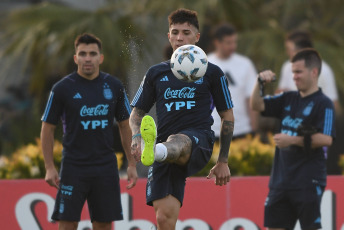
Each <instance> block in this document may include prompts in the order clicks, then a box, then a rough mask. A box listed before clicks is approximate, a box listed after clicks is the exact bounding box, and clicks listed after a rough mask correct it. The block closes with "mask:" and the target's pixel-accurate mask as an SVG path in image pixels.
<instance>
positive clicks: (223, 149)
mask: <svg viewBox="0 0 344 230" xmlns="http://www.w3.org/2000/svg"><path fill="white" fill-rule="evenodd" d="M219 115H220V117H221V120H222V126H221V133H220V153H219V158H218V160H217V163H216V165H215V166H214V167H213V168H212V169H211V170H210V172H209V175H208V179H209V178H211V177H213V176H215V177H216V180H215V183H216V185H220V186H222V185H225V184H227V182H229V178H230V176H231V173H230V171H229V167H228V153H229V147H230V143H231V140H232V137H233V130H234V116H233V110H232V109H230V110H226V111H222V112H219Z"/></svg>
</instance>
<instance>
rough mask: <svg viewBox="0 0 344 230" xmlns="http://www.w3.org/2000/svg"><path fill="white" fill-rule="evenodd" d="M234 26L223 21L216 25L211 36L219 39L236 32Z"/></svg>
mask: <svg viewBox="0 0 344 230" xmlns="http://www.w3.org/2000/svg"><path fill="white" fill-rule="evenodd" d="M236 33H237V31H236V29H235V27H234V26H233V25H231V24H228V23H225V24H221V25H219V26H217V27H216V28H215V30H214V32H213V38H214V39H215V40H219V41H221V40H222V39H223V38H224V37H226V36H232V35H234V34H236Z"/></svg>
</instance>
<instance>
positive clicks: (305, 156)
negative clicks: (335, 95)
mask: <svg viewBox="0 0 344 230" xmlns="http://www.w3.org/2000/svg"><path fill="white" fill-rule="evenodd" d="M291 62H292V71H293V80H294V82H295V84H296V86H297V91H289V92H285V93H282V94H279V95H276V96H266V97H264V98H263V97H261V96H260V92H259V82H258V81H257V83H256V86H255V89H254V91H253V94H252V97H251V106H252V108H253V109H255V110H257V111H260V112H262V115H263V116H271V117H276V118H278V119H280V121H281V123H280V132H279V133H277V134H275V135H274V140H275V143H276V152H275V157H274V163H273V169H272V172H271V177H270V183H269V188H270V191H269V194H268V197H267V199H266V202H265V217H264V225H265V226H266V227H268V229H270V230H276V229H278V230H281V229H294V226H295V224H296V221H297V220H299V221H300V224H301V228H302V229H319V228H321V217H320V202H321V198H322V194H323V191H324V188H325V186H326V162H325V161H326V154H325V152H324V148H323V147H324V146H330V145H331V144H332V139H333V138H334V137H335V130H334V108H333V103H332V101H331V100H330V99H329V98H328V97H327V96H325V95H324V94H323V93H322V91H321V89H320V88H319V87H318V77H319V73H320V71H321V58H320V56H319V54H318V52H317V51H316V50H314V49H303V50H301V51H299V52H298V53H296V54H295V55H294V57H293V58H292V60H291ZM258 77H259V78H260V82H265V83H269V82H271V81H272V80H273V79H274V77H275V74H274V73H273V72H272V71H270V70H266V71H263V72H261V73H259V75H258Z"/></svg>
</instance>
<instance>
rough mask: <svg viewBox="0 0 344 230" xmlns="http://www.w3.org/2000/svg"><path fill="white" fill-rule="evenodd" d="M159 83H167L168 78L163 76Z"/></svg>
mask: <svg viewBox="0 0 344 230" xmlns="http://www.w3.org/2000/svg"><path fill="white" fill-rule="evenodd" d="M160 81H168V77H167V76H165V77H163V78H161V79H160Z"/></svg>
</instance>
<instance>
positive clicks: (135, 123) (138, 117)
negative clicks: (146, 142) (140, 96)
mask: <svg viewBox="0 0 344 230" xmlns="http://www.w3.org/2000/svg"><path fill="white" fill-rule="evenodd" d="M145 114H146V112H145V111H143V110H141V109H138V108H136V107H135V108H134V109H133V110H132V111H131V114H130V118H129V125H130V129H131V132H132V140H131V154H132V156H133V157H134V159H135V160H136V161H140V160H141V134H140V127H141V121H142V118H143V117H144V116H145Z"/></svg>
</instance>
